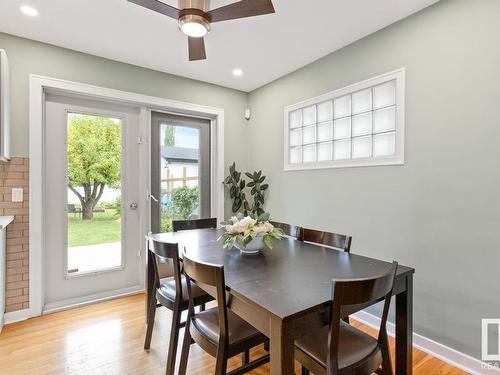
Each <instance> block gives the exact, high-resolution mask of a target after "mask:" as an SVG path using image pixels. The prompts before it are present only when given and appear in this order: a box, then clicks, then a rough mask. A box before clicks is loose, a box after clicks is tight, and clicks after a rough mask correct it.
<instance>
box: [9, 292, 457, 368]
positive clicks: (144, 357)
mask: <svg viewBox="0 0 500 375" xmlns="http://www.w3.org/2000/svg"><path fill="white" fill-rule="evenodd" d="M170 317H171V314H170V312H169V311H168V310H166V309H163V308H162V309H159V310H158V313H157V315H156V324H155V330H154V333H153V340H152V343H151V350H150V351H149V352H146V351H144V350H143V348H142V346H143V340H144V334H145V330H146V326H145V324H144V295H142V294H139V295H135V296H131V297H126V298H120V299H116V300H112V301H107V302H102V303H99V304H95V305H90V306H86V307H82V308H78V309H74V310H68V311H63V312H58V313H54V314H49V315H45V316H41V317H38V318H34V319H30V320H28V321H24V322H19V323H15V324H10V325H7V326H5V328H4V331H3V332H2V334H0V363H1V372H2V374H10V375H18V374H19V375H21V374H22V375H30V374H37V375H40V374H58V375H59V374H71V375H79V374H163V373H164V371H165V364H166V356H167V345H168V337H169V330H170ZM353 324H354V325H356V326H358V327H360V328H361V329H363V330H364V331H366V332H368V333H370V334H373V335H374V334H375V333H376V332H375V331H374V330H372V329H370V328H368V327H366V326H363V325H361V324H359V323H357V322H353ZM181 335H182V332H181ZM180 341H181V342H182V340H180ZM391 344H392V349H393V346H394V342H393V341H392V343H391ZM179 345H180V344H179ZM179 350H180V348H179ZM263 353H264V351H263V348H256V349H254V350H253V351H252V356H253V357H254V358H255V357H256V356H259V355H262V354H263ZM413 355H414V374H415V375H424V374H425V375H458V374H466V373H465V372H463V371H460V370H458V369H456V368H454V367H452V366H450V365H448V364H446V363H444V362H442V361H440V360H438V359H436V358H433V357H431V356H429V355H427V354H425V353H423V352H421V351H419V350H416V349H415V350H414V354H413ZM214 363H215V361H214V359H213V358H211V357H210V356H208V355H207V354H205V353H204V352H203V351H202V350H201V349H200V348H199V347H197V346H196V345H192V346H191V351H190V357H189V370H188V373H189V374H192V375H206V374H211V373H213V369H214ZM239 363H240V358H232V359H231V361H230V369H232V368H235V367H237V366H238V365H239ZM268 373H269V369H268V366H262V367H260V368H258V369H256V370H254V371H252V372H250V373H249V374H253V375H263V374H268ZM296 373H300V371H299V366H298V365H297V366H296Z"/></svg>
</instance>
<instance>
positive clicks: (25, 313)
mask: <svg viewBox="0 0 500 375" xmlns="http://www.w3.org/2000/svg"><path fill="white" fill-rule="evenodd" d="M30 314H31V311H30V309H24V310H18V311H12V312H8V313H5V321H4V323H5V324H11V323H15V322H20V321H22V320H26V319H28V318H29V317H30Z"/></svg>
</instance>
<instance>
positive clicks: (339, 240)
mask: <svg viewBox="0 0 500 375" xmlns="http://www.w3.org/2000/svg"><path fill="white" fill-rule="evenodd" d="M297 239H298V240H300V241H306V242H312V243H316V244H320V245H325V246H329V247H334V248H336V249H340V250H343V251H345V252H347V253H349V252H350V251H351V243H352V237H351V236H346V235H345V234H337V233H330V232H324V231H319V230H315V229H307V228H300V229H299V234H298V236H297Z"/></svg>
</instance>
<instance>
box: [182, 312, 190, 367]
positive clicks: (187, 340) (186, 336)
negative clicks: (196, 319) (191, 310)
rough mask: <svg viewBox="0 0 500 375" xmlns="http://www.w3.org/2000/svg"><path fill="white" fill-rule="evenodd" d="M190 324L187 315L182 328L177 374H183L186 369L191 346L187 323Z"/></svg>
mask: <svg viewBox="0 0 500 375" xmlns="http://www.w3.org/2000/svg"><path fill="white" fill-rule="evenodd" d="M190 324H191V319H189V316H188V317H187V320H186V326H185V328H184V340H183V342H182V352H181V362H180V364H179V375H185V374H186V370H187V363H188V357H189V348H191V341H192V338H191V334H190V333H189V325H190Z"/></svg>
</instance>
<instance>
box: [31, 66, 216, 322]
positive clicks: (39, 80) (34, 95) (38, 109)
mask: <svg viewBox="0 0 500 375" xmlns="http://www.w3.org/2000/svg"><path fill="white" fill-rule="evenodd" d="M47 91H50V92H51V93H63V94H65V95H68V94H69V95H71V94H73V95H78V96H80V97H81V96H87V97H89V98H91V99H100V100H108V101H112V102H114V103H122V104H128V105H132V106H135V107H140V108H141V116H140V128H141V139H142V141H144V142H147V144H148V147H143V149H142V150H141V151H140V155H139V158H140V160H141V162H144V161H149V158H150V156H149V155H150V145H149V139H150V134H151V132H150V124H148V122H149V121H150V118H151V111H164V112H169V113H175V114H181V115H190V116H197V117H203V118H207V119H210V120H211V122H212V137H213V138H212V143H211V144H212V150H211V151H212V177H213V178H212V205H211V206H212V215H213V216H214V217H217V219H218V220H219V221H220V220H222V219H223V217H224V188H223V185H222V181H223V180H224V110H223V109H221V108H215V107H209V106H204V105H199V104H192V103H186V102H181V101H177V100H170V99H164V98H159V97H154V96H148V95H142V94H136V93H131V92H126V91H120V90H115V89H110V88H105V87H99V86H93V85H88V84H83V83H77V82H70V81H65V80H61V79H57V78H50V77H43V76H39V75H34V74H31V75H30V99H29V103H30V107H29V113H30V115H29V119H30V120H29V121H30V140H29V150H30V153H29V155H30V187H29V195H30V211H29V227H30V251H29V264H30V266H29V290H30V295H29V305H30V308H29V314H28V316H27V318H29V317H33V316H38V315H41V314H42V311H43V306H44V295H45V293H44V288H43V287H44V277H43V254H44V243H45V242H44V223H45V220H44V217H45V213H44V205H43V186H44V185H43V182H44V181H43V176H44V170H43V166H44V161H43V158H44V152H43V144H44V139H43V137H44V131H43V127H44V95H45V92H47ZM148 164H149V163H148ZM143 169H144V170H145V171H143V175H141V177H145V178H144V179H142V181H144V184H143V185H141V188H140V191H141V194H143V199H144V200H143V202H145V203H149V201H148V199H147V198H146V196H147V192H148V191H150V190H149V188H150V186H149V185H150V170H149V165H148V168H143ZM146 171H147V175H146ZM142 206H145V207H147V206H148V204H144V205H142ZM148 215H149V209H146V210H142V212H141V222H142V223H143V225H142V231H143V234H144V235H145V234H146V233H147V230H148V228H149V219H148ZM146 223H147V224H146ZM142 243H143V245H142V246H143V247H144V248H142V249H141V252H142V253H143V254H145V250H146V245H145V241H142ZM144 258H145V257H144V256H143V257H142V259H143V261H144ZM143 268H144V267H143ZM142 280H144V277H143V278H142Z"/></svg>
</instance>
